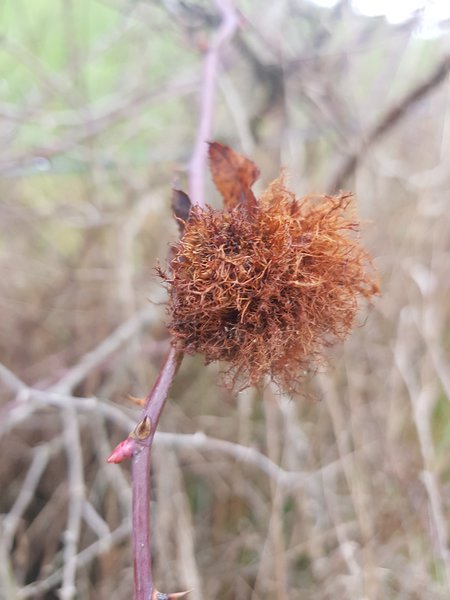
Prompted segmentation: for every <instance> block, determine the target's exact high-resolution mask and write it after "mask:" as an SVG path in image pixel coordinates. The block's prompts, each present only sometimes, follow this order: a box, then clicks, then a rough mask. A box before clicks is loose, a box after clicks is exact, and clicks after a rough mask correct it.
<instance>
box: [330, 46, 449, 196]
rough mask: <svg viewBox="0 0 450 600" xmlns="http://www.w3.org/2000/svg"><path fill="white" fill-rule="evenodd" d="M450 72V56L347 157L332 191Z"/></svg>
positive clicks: (389, 111)
mask: <svg viewBox="0 0 450 600" xmlns="http://www.w3.org/2000/svg"><path fill="white" fill-rule="evenodd" d="M449 72H450V56H445V57H444V58H443V59H442V61H441V62H440V63H439V64H438V66H437V67H436V68H435V69H434V71H432V73H430V75H429V77H428V78H427V79H426V80H425V81H423V82H422V83H420V84H419V85H418V86H417V87H415V88H414V89H412V90H411V91H410V92H409V93H408V94H406V96H405V97H404V98H403V100H402V101H400V102H399V103H398V104H397V105H395V106H393V107H392V108H390V109H389V110H388V111H387V112H386V113H385V114H384V115H383V116H382V118H381V119H380V121H379V122H378V123H377V124H376V125H375V127H374V128H373V129H372V131H370V132H369V134H368V135H367V137H366V139H365V140H364V141H363V142H362V144H361V145H360V146H359V147H358V148H357V149H356V150H355V151H354V152H353V153H352V154H350V156H348V157H347V159H346V160H345V162H344V164H343V165H341V167H340V168H339V170H338V171H337V173H336V174H335V176H334V177H333V179H332V181H331V184H330V186H329V189H330V190H339V189H341V188H342V187H343V185H344V184H345V182H346V180H347V179H348V178H349V177H350V176H351V175H352V174H353V173H354V172H355V170H356V168H357V166H358V164H359V163H360V162H361V160H362V159H363V158H364V157H365V156H366V154H367V151H368V150H369V148H370V147H371V146H372V145H373V144H374V143H375V142H376V141H378V140H379V139H380V138H381V137H382V136H384V135H385V134H386V133H387V132H388V131H390V130H391V129H392V128H393V127H395V125H397V124H398V123H399V122H400V121H401V120H402V119H403V118H405V117H406V116H407V115H408V113H409V111H410V110H411V109H412V108H413V106H414V105H415V104H417V102H419V101H420V100H422V99H423V98H425V97H426V96H427V94H429V93H430V92H432V91H433V90H434V88H436V87H437V86H438V85H439V84H440V83H442V82H443V81H444V79H445V78H446V77H447V75H448V73H449Z"/></svg>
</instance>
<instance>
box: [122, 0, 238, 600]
mask: <svg viewBox="0 0 450 600" xmlns="http://www.w3.org/2000/svg"><path fill="white" fill-rule="evenodd" d="M216 4H217V7H218V9H219V10H220V12H221V14H222V22H221V24H220V27H219V29H218V30H217V33H216V35H215V36H214V39H213V40H212V42H211V45H210V47H209V49H208V51H207V53H206V56H205V61H204V65H203V77H202V86H201V90H202V92H201V107H200V121H199V125H198V129H197V136H196V141H195V145H194V150H193V153H192V158H191V161H190V164H189V195H190V198H191V203H192V204H193V205H198V206H204V204H205V191H204V181H205V172H206V167H207V152H208V148H207V144H206V142H207V141H208V140H209V138H210V136H211V126H212V118H213V106H214V94H215V83H216V77H217V68H218V63H219V52H220V48H221V47H222V45H223V44H224V43H225V42H226V41H227V40H228V39H229V38H230V37H231V36H232V35H233V33H234V31H235V29H236V27H237V23H238V17H237V13H236V10H235V8H234V5H233V2H232V0H216ZM181 359H182V354H181V353H179V352H177V351H176V350H175V349H174V348H171V350H170V352H169V354H168V356H167V359H166V362H165V363H164V365H163V367H162V369H161V371H160V373H159V376H158V379H157V380H156V382H155V384H154V386H153V389H152V391H151V392H150V394H149V395H148V396H147V398H146V402H145V408H144V410H143V411H142V414H141V420H140V423H143V422H144V419H145V417H148V418H149V419H150V425H151V430H150V434H149V436H148V438H147V439H145V441H142V442H141V443H139V442H137V444H138V452H136V453H135V454H134V456H133V459H132V543H133V568H134V600H152V599H153V597H154V592H155V590H154V588H153V577H152V565H151V543H150V542H151V527H150V462H151V447H152V443H153V437H154V435H155V431H156V428H157V425H158V421H159V417H160V415H161V411H162V409H163V407H164V403H165V401H166V398H167V393H168V391H169V387H170V385H171V383H172V380H173V378H174V376H175V374H176V372H177V369H178V367H179V365H180V362H181Z"/></svg>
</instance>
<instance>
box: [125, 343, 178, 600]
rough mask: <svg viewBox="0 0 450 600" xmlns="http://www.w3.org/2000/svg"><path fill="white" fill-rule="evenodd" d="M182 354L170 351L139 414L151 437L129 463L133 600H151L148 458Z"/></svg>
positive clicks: (140, 446) (140, 444)
mask: <svg viewBox="0 0 450 600" xmlns="http://www.w3.org/2000/svg"><path fill="white" fill-rule="evenodd" d="M181 359H182V354H181V353H180V352H178V351H177V350H175V349H174V348H171V349H170V352H169V354H168V355H167V358H166V361H165V363H164V365H163V366H162V368H161V371H160V373H159V375H158V379H157V380H156V382H155V384H154V386H153V389H152V390H151V392H150V393H149V395H148V396H147V398H146V403H145V407H144V409H143V411H142V414H141V422H143V421H144V418H145V417H148V418H149V419H150V423H151V430H150V435H149V436H148V437H147V438H146V439H145V440H144V441H142V442H141V443H139V442H137V443H138V444H139V450H138V451H137V452H136V453H135V455H134V456H133V460H132V497H133V500H132V542H133V568H134V600H150V598H152V594H153V578H152V565H151V547H150V541H151V540H150V458H151V448H152V443H153V438H154V435H155V431H156V427H157V425H158V421H159V418H160V416H161V412H162V409H163V407H164V404H165V402H166V399H167V394H168V392H169V388H170V385H171V383H172V381H173V378H174V377H175V374H176V372H177V370H178V367H179V366H180V363H181Z"/></svg>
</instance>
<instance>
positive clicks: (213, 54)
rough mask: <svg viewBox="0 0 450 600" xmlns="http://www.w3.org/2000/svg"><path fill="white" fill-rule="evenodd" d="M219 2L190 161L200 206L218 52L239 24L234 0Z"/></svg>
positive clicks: (195, 197) (194, 194)
mask: <svg viewBox="0 0 450 600" xmlns="http://www.w3.org/2000/svg"><path fill="white" fill-rule="evenodd" d="M216 4H217V8H218V9H219V11H220V13H221V15H222V22H221V24H220V27H219V29H218V30H217V32H216V35H215V36H214V38H213V40H212V41H211V43H210V45H209V48H208V51H207V53H206V55H205V60H204V63H203V75H202V84H201V98H200V121H199V124H198V128H197V136H196V139H195V145H194V151H193V153H192V157H191V161H190V164H189V197H190V199H191V202H192V204H193V205H198V206H200V207H202V206H204V205H205V189H204V182H205V172H206V165H207V154H208V148H207V145H206V142H208V141H209V139H210V137H211V127H212V121H213V108H214V95H215V88H216V79H217V71H218V65H219V58H220V56H219V54H220V50H221V47H222V46H223V45H224V44H225V42H226V41H227V40H228V39H229V38H231V37H232V35H233V33H234V32H235V30H236V27H237V25H238V15H237V12H236V9H235V7H234V5H233V2H232V1H231V0H216Z"/></svg>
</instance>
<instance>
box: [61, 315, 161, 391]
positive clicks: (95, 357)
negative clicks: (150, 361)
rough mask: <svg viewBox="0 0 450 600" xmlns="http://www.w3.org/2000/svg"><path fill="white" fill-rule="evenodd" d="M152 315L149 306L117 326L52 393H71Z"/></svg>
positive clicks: (72, 369)
mask: <svg viewBox="0 0 450 600" xmlns="http://www.w3.org/2000/svg"><path fill="white" fill-rule="evenodd" d="M154 315H155V308H154V306H153V305H150V306H147V307H146V308H144V309H143V310H141V311H140V312H138V313H136V314H135V315H133V316H132V317H130V318H129V319H128V320H127V321H125V322H124V323H122V324H121V325H119V327H117V329H115V330H114V331H113V332H112V333H111V334H110V335H109V336H108V337H107V338H106V339H104V340H103V341H102V342H101V343H100V344H99V345H98V346H97V347H96V348H94V349H93V350H91V351H90V352H88V353H87V354H85V355H84V356H83V357H82V358H81V360H80V361H79V362H78V364H76V365H75V366H73V367H72V368H71V369H69V371H68V372H67V373H66V374H65V375H64V376H63V377H62V378H61V379H60V380H59V381H58V383H57V384H56V385H54V386H53V387H52V391H55V392H61V393H68V392H70V391H72V390H73V389H74V388H75V387H76V386H77V385H79V384H80V383H81V382H82V381H83V380H84V379H85V378H86V377H87V376H88V375H89V373H91V371H92V370H93V369H95V368H96V367H97V366H98V365H99V364H101V363H102V362H103V361H104V360H105V358H107V357H108V356H109V355H110V354H112V353H113V352H115V351H116V350H117V349H118V348H120V347H121V346H122V345H123V344H124V343H125V342H126V341H128V340H129V339H130V338H131V337H133V335H135V333H137V332H138V331H139V330H140V329H141V327H142V326H143V325H144V324H146V323H148V322H151V321H152V320H153V317H154Z"/></svg>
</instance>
